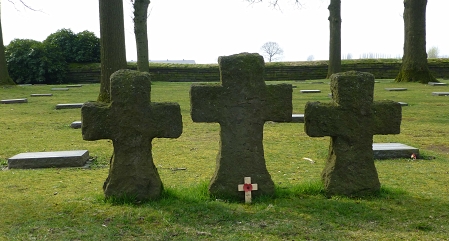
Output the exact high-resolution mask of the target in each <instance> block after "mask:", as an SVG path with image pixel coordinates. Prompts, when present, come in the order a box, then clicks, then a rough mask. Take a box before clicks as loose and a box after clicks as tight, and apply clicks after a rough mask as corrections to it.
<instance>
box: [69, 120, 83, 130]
mask: <svg viewBox="0 0 449 241" xmlns="http://www.w3.org/2000/svg"><path fill="white" fill-rule="evenodd" d="M70 127H72V128H73V129H79V128H81V121H74V122H72V123H71V124H70Z"/></svg>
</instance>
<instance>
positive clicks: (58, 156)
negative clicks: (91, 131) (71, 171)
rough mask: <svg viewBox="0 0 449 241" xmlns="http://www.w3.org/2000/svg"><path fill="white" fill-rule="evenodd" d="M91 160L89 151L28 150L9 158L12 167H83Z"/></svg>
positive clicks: (9, 165)
mask: <svg viewBox="0 0 449 241" xmlns="http://www.w3.org/2000/svg"><path fill="white" fill-rule="evenodd" d="M88 160H89V151H87V150H75V151H54V152H26V153H20V154H18V155H15V156H13V157H11V158H9V159H8V167H9V168H11V169H30V168H51V167H58V168H59V167H82V166H84V165H85V164H86V162H87V161H88Z"/></svg>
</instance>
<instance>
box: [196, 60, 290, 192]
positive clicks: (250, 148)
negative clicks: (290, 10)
mask: <svg viewBox="0 0 449 241" xmlns="http://www.w3.org/2000/svg"><path fill="white" fill-rule="evenodd" d="M218 66H219V70H220V81H221V85H211V84H203V85H200V84H195V85H192V87H191V88H190V104H191V108H190V114H191V117H192V120H193V121H194V122H207V123H216V122H218V123H219V124H220V142H219V153H218V155H217V160H216V168H215V173H214V176H213V177H212V180H211V182H210V184H209V192H210V193H211V194H212V195H213V196H216V197H221V198H238V199H243V198H244V195H243V193H241V192H239V191H238V190H237V186H238V185H239V184H241V183H240V182H241V178H242V177H251V178H252V180H253V182H254V183H257V184H258V191H257V192H256V193H253V195H254V196H255V195H264V194H266V195H273V194H274V192H275V187H274V182H273V180H272V179H271V175H270V174H269V173H268V170H267V167H266V164H265V157H264V149H263V127H264V124H265V121H275V122H291V118H292V109H293V105H292V91H293V89H292V86H291V85H290V84H279V85H266V84H265V81H264V70H265V64H264V60H263V57H262V56H261V55H259V54H256V53H254V54H250V53H241V54H235V55H231V56H221V57H219V58H218Z"/></svg>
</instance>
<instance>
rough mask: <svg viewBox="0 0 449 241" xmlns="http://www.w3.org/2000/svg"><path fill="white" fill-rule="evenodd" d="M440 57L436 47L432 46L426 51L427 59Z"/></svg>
mask: <svg viewBox="0 0 449 241" xmlns="http://www.w3.org/2000/svg"><path fill="white" fill-rule="evenodd" d="M438 55H440V49H439V48H438V47H435V46H433V47H432V48H430V49H429V50H428V51H427V58H428V59H436V58H438V57H439V56H438Z"/></svg>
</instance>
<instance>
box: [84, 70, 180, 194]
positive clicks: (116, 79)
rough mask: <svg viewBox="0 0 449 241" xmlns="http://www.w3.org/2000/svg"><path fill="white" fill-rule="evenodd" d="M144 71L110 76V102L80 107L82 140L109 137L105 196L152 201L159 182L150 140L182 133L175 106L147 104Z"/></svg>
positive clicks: (148, 85)
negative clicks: (108, 161) (111, 149)
mask: <svg viewBox="0 0 449 241" xmlns="http://www.w3.org/2000/svg"><path fill="white" fill-rule="evenodd" d="M150 91H151V83H150V77H149V74H148V73H142V72H138V71H132V70H119V71H117V72H115V73H114V74H112V75H111V103H110V104H106V103H101V102H87V103H85V104H84V105H83V107H82V108H81V116H82V123H83V125H82V134H83V139H84V140H89V141H94V140H99V139H111V140H112V143H113V147H114V154H113V157H112V159H111V163H110V169H109V175H108V178H107V179H106V181H105V183H104V186H103V190H104V194H105V197H106V198H110V197H115V198H123V197H127V198H135V199H136V200H139V201H140V200H148V199H155V198H158V197H159V196H160V195H161V192H162V188H163V187H162V182H161V179H160V177H159V174H158V172H157V169H156V167H155V165H154V164H153V157H152V153H151V141H152V139H153V138H156V137H157V138H177V137H179V136H180V135H181V133H182V116H181V110H180V107H179V105H178V104H176V103H151V102H150Z"/></svg>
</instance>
